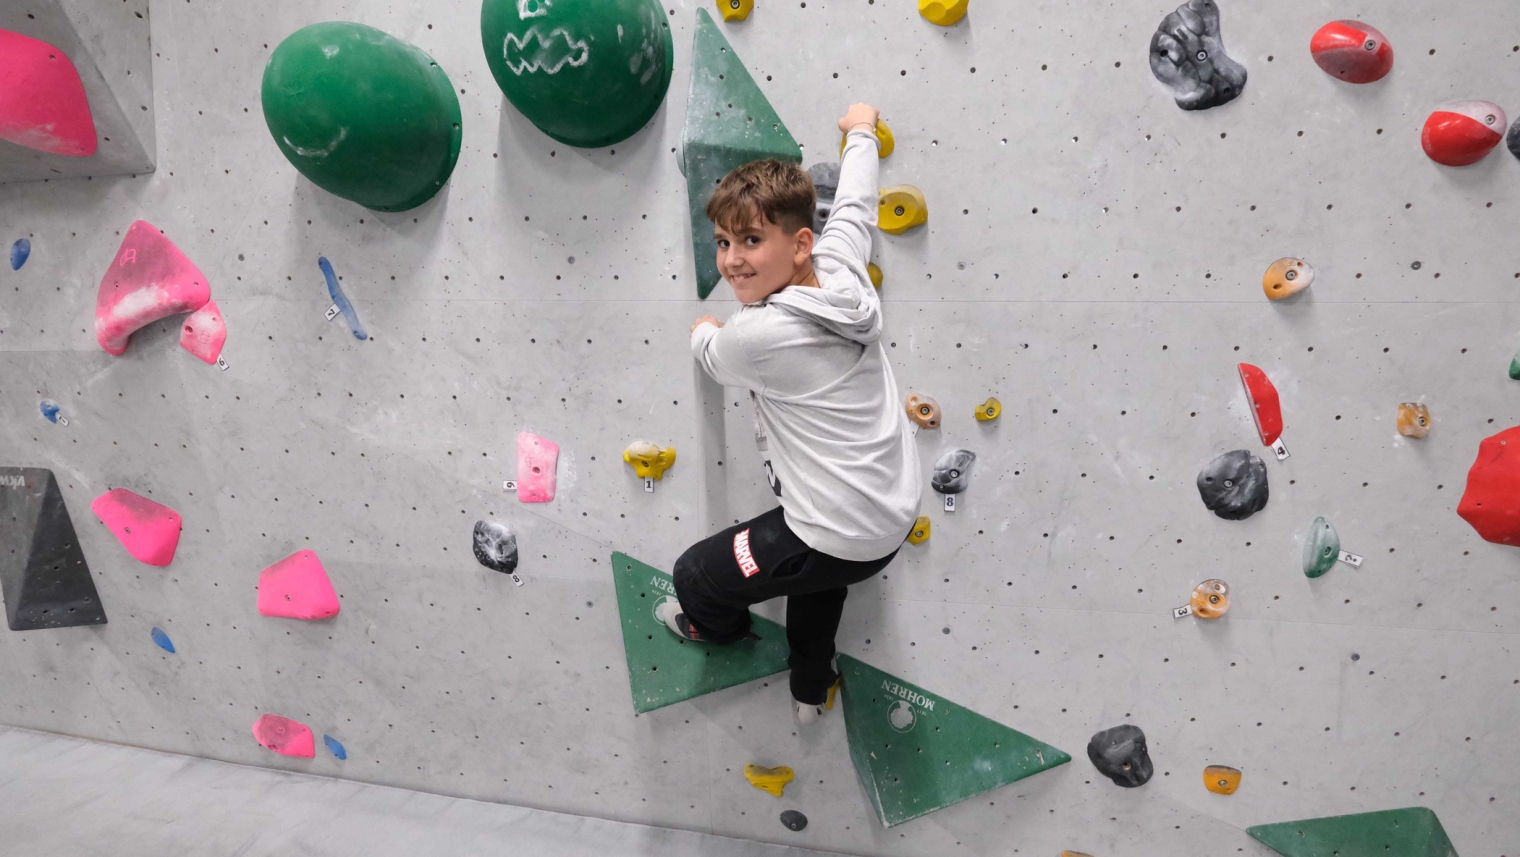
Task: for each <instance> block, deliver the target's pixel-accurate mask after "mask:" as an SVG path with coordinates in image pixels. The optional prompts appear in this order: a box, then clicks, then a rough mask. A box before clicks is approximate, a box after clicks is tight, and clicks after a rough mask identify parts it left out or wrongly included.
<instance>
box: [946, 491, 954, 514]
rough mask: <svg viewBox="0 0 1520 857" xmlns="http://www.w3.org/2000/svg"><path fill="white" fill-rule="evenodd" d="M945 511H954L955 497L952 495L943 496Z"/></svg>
mask: <svg viewBox="0 0 1520 857" xmlns="http://www.w3.org/2000/svg"><path fill="white" fill-rule="evenodd" d="M945 511H946V512H954V511H955V495H954V494H946V495H945Z"/></svg>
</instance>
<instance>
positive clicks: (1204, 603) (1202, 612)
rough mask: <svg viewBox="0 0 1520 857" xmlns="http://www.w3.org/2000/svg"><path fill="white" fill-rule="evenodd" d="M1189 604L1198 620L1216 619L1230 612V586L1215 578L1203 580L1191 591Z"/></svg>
mask: <svg viewBox="0 0 1520 857" xmlns="http://www.w3.org/2000/svg"><path fill="white" fill-rule="evenodd" d="M1191 603H1192V608H1193V615H1194V616H1197V617H1198V618H1199V619H1218V618H1219V617H1220V616H1223V615H1224V614H1226V613H1228V612H1230V584H1228V583H1225V582H1224V581H1223V580H1219V579H1217V578H1214V579H1210V580H1205V581H1204V582H1202V583H1200V584H1198V586H1197V587H1195V588H1194V589H1193V598H1192V602H1191Z"/></svg>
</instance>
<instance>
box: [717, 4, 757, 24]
mask: <svg viewBox="0 0 1520 857" xmlns="http://www.w3.org/2000/svg"><path fill="white" fill-rule="evenodd" d="M754 9H755V0H718V14H720V15H722V16H723V20H725V21H743V20H744V19H745V18H748V17H749V13H750V12H752V11H754Z"/></svg>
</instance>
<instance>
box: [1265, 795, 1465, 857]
mask: <svg viewBox="0 0 1520 857" xmlns="http://www.w3.org/2000/svg"><path fill="white" fill-rule="evenodd" d="M1246 833H1248V834H1250V835H1251V838H1253V839H1255V840H1256V841H1257V842H1260V843H1261V844H1263V845H1265V846H1267V847H1268V848H1271V849H1272V850H1273V851H1276V852H1277V853H1278V854H1281V855H1283V857H1332V855H1336V857H1457V849H1455V848H1453V847H1452V844H1451V840H1450V839H1448V838H1447V836H1446V831H1445V829H1443V828H1442V827H1441V819H1439V818H1437V817H1436V814H1435V813H1434V812H1432V811H1430V810H1428V809H1426V808H1425V807H1422V806H1417V807H1410V808H1409V809H1390V810H1384V811H1382V812H1364V813H1359V814H1357V815H1336V816H1330V817H1328V818H1310V819H1305V820H1303V821H1287V822H1283V823H1281V824H1260V825H1257V826H1256V827H1250V828H1247V829H1246Z"/></svg>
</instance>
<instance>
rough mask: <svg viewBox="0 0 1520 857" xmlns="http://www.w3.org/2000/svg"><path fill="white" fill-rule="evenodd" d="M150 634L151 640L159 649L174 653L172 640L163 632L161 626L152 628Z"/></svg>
mask: <svg viewBox="0 0 1520 857" xmlns="http://www.w3.org/2000/svg"><path fill="white" fill-rule="evenodd" d="M152 636H153V642H155V643H157V644H158V647H159V648H160V649H163V650H164V651H166V652H168V653H169V654H171V655H172V654H174V642H173V641H172V640H170V639H169V635H168V634H165V633H164V631H163V629H162V628H154V629H153V631H152Z"/></svg>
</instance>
